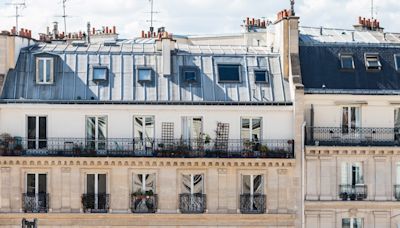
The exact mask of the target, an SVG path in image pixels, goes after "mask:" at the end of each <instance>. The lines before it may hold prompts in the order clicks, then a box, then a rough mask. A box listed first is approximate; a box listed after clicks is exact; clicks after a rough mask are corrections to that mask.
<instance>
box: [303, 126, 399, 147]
mask: <svg viewBox="0 0 400 228" xmlns="http://www.w3.org/2000/svg"><path fill="white" fill-rule="evenodd" d="M306 143H307V145H315V146H400V129H398V128H365V127H363V128H361V127H357V128H354V129H352V128H343V127H307V141H306Z"/></svg>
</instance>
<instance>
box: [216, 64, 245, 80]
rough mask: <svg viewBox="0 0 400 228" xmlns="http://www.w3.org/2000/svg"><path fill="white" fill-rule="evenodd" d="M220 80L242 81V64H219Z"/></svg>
mask: <svg viewBox="0 0 400 228" xmlns="http://www.w3.org/2000/svg"><path fill="white" fill-rule="evenodd" d="M218 75H219V81H220V82H240V65H223V64H221V65H218Z"/></svg>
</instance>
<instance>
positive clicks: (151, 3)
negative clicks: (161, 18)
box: [146, 0, 159, 33]
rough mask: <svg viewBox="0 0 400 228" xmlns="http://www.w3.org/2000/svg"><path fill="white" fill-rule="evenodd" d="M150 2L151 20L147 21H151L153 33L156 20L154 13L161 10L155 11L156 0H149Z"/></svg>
mask: <svg viewBox="0 0 400 228" xmlns="http://www.w3.org/2000/svg"><path fill="white" fill-rule="evenodd" d="M149 2H150V12H149V13H150V20H147V21H146V22H150V32H152V33H153V31H154V26H153V25H154V22H155V20H154V14H156V13H159V12H156V11H154V0H149Z"/></svg>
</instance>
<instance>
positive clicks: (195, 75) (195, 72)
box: [181, 66, 200, 85]
mask: <svg viewBox="0 0 400 228" xmlns="http://www.w3.org/2000/svg"><path fill="white" fill-rule="evenodd" d="M181 74H182V76H181V79H182V80H183V82H184V83H186V84H190V85H193V84H200V77H199V68H198V67H196V66H183V67H182V68H181Z"/></svg>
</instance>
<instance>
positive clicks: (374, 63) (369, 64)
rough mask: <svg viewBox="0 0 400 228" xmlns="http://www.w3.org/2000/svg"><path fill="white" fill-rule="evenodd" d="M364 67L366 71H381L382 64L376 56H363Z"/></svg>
mask: <svg viewBox="0 0 400 228" xmlns="http://www.w3.org/2000/svg"><path fill="white" fill-rule="evenodd" d="M365 67H366V68H367V70H381V68H382V64H381V62H380V61H379V56H378V54H365Z"/></svg>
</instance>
